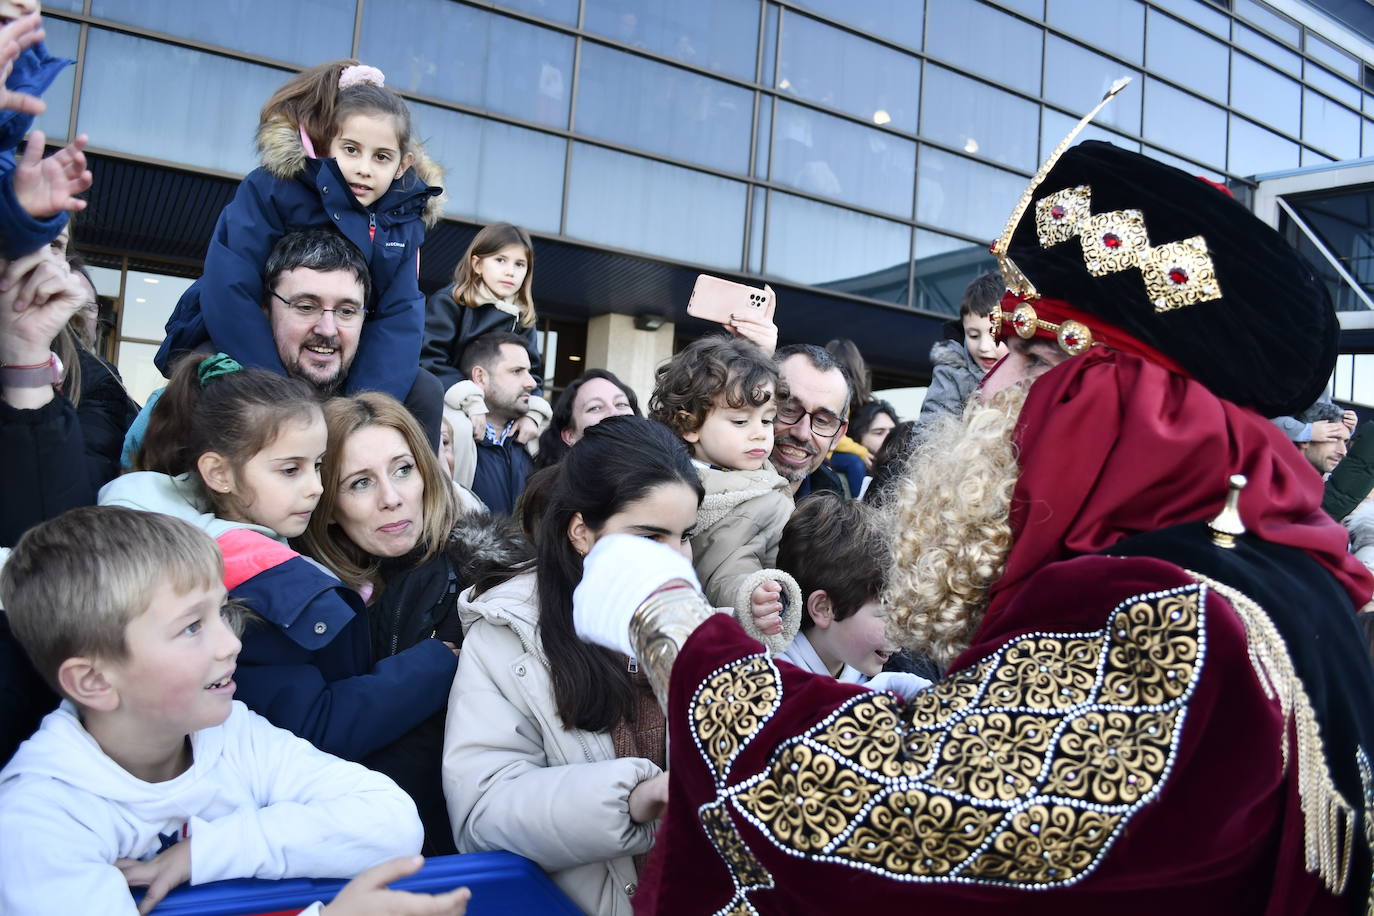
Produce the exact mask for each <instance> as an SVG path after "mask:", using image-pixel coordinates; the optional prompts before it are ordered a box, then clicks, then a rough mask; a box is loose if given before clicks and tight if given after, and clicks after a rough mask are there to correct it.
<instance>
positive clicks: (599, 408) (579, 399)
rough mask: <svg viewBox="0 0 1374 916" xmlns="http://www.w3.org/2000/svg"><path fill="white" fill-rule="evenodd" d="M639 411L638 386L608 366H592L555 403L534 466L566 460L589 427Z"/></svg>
mask: <svg viewBox="0 0 1374 916" xmlns="http://www.w3.org/2000/svg"><path fill="white" fill-rule="evenodd" d="M623 414H633V415H635V416H636V417H639V416H643V414H641V413H640V412H639V398H637V397H635V392H634V389H633V388H631V387H630V386H629V385H627V384H625V383H624V382H622V381H621V380H620V379H619V378H617V377H616V375H615V373H614V372H611V371H609V370H607V369H588V370H587V371H586V372H584V373H582V374H581V375H579V376H578V377H577V378H575V379H573V380H572V381H571V382H569V383H568V387H567V388H564V389H563V393H562V394H560V395H559V396H558V402H557V403H556V404H554V405H553V419H551V420H550V421H549V425H548V427H546V428H545V430H544V431H543V432H542V433H540V434H539V454H538V455H537V456H535V459H534V466H535V467H536V468H546V467H549V466H551V465H555V464H557V463H558V462H560V461H562V460H563V456H564V455H566V454H568V449H570V448H572V447H573V445H574V444H575V443H576V442H577V440H578V439H581V438H582V434H583V433H585V432H586V431H587V428H588V427H591V426H595V425H596V424H598V423H600V422H601V421H602V420H604V419H606V418H607V417H615V416H621V415H623Z"/></svg>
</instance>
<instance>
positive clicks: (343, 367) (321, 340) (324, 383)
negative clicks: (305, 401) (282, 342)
mask: <svg viewBox="0 0 1374 916" xmlns="http://www.w3.org/2000/svg"><path fill="white" fill-rule="evenodd" d="M301 347H302V348H305V347H332V348H333V349H334V350H335V351H336V352H337V353H339V354H340V357H339V371H338V372H335V373H334V374H333V375H331V376H330V377H329V378H324V379H321V378H316V377H315V376H313V375H309V374H307V373H306V372H305V371H304V370H302V369H301V357H300V351H297V352H296V361H295V363H294V364H293V365H290V366H287V367H286V374H287V375H290V376H291V377H293V378H298V379H300V380H301V381H303V382H307V383H309V384H310V386H311V387H312V388H314V389H315V391H316V392H317V393H318V394H319V395H320V397H322V398H329V397H333V396H334V395H335V394H336V393H337V392H338V390H339V386H340V385H342V384H343V380H344V378H345V377H347V375H348V365H347V364H346V363H344V361H343V356H342V353H343V347H341V346H340V343H339V338H337V337H325V336H323V335H320V334H311V335H310V337H308V338H307V339H306V340H305V342H304V343H302V344H301Z"/></svg>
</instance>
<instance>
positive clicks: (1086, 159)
mask: <svg viewBox="0 0 1374 916" xmlns="http://www.w3.org/2000/svg"><path fill="white" fill-rule="evenodd" d="M1071 136H1072V135H1071ZM1046 165H1047V166H1050V168H1049V170H1048V172H1045V174H1044V177H1043V180H1041V181H1040V182H1039V183H1038V184H1037V183H1034V182H1033V183H1032V185H1031V187H1030V188H1029V189H1028V192H1029V194H1030V197H1029V200H1026V199H1025V198H1023V200H1022V202H1021V203H1019V204H1018V206H1017V211H1018V212H1016V213H1014V214H1013V221H1012V222H1011V223H1010V224H1009V225H1008V232H1007V233H1005V234H1004V235H1003V237H1002V238H1001V239H999V240H998V241H997V242H996V243H995V244H994V245H993V252H994V254H997V255H998V256H999V258H1000V259H1001V261H1002V266H1003V272H1004V274H1005V275H1006V278H1007V285H1008V287H1009V288H1010V290H1011V292H1012V293H1013V294H1016V295H1017V296H1018V297H1020V298H1022V299H1024V300H1026V303H1027V305H1028V306H1029V307H1030V308H1031V309H1035V310H1036V311H1035V312H1030V311H1029V310H1027V314H1029V315H1030V326H1031V327H1030V331H1031V333H1027V327H1026V324H1025V320H1024V319H1025V315H1022V316H1021V318H1022V321H1021V322H1020V323H1018V320H1017V317H1016V313H1015V312H1012V313H1011V314H1010V315H1008V319H1009V322H1010V323H1011V324H1012V325H1013V328H1014V330H1016V331H1018V332H1020V333H1022V335H1023V336H1027V337H1029V336H1031V334H1032V333H1034V332H1035V326H1036V325H1037V322H1036V320H1035V319H1036V317H1037V313H1038V315H1039V317H1041V318H1043V317H1045V315H1047V314H1053V304H1052V301H1053V300H1059V302H1060V304H1064V303H1067V304H1068V305H1069V306H1071V307H1072V311H1073V312H1074V313H1076V317H1079V318H1080V320H1081V321H1082V324H1084V325H1087V327H1086V328H1082V325H1073V326H1074V327H1075V328H1078V329H1080V330H1081V333H1082V334H1084V335H1086V336H1087V337H1088V338H1092V337H1096V338H1097V341H1098V342H1105V343H1107V344H1108V345H1109V346H1110V345H1111V341H1110V337H1111V333H1112V331H1113V330H1114V331H1116V332H1118V334H1119V332H1125V334H1127V335H1131V336H1133V337H1135V338H1136V339H1137V340H1139V341H1140V342H1142V343H1144V344H1145V345H1146V346H1147V347H1150V348H1153V349H1155V350H1157V351H1159V352H1160V353H1162V354H1164V355H1165V356H1166V357H1168V359H1170V360H1172V361H1174V362H1175V363H1176V364H1177V366H1178V367H1181V368H1182V369H1183V370H1184V371H1185V372H1186V373H1187V374H1189V375H1191V376H1192V377H1193V378H1196V379H1197V380H1198V381H1200V382H1202V383H1203V384H1204V385H1206V386H1207V387H1208V388H1209V389H1211V390H1212V392H1213V393H1215V394H1216V395H1218V396H1220V397H1223V398H1225V399H1227V400H1229V401H1233V402H1235V403H1237V404H1241V405H1243V406H1247V407H1253V408H1254V409H1256V410H1258V411H1259V412H1261V413H1263V414H1265V415H1266V416H1279V415H1283V414H1291V413H1296V412H1298V411H1301V410H1303V409H1305V408H1307V407H1308V406H1310V405H1311V404H1312V402H1313V401H1315V400H1316V399H1317V396H1318V395H1320V394H1321V392H1322V390H1323V389H1324V388H1325V386H1326V383H1327V380H1328V379H1329V377H1330V375H1331V371H1332V369H1333V368H1334V366H1335V361H1336V347H1337V335H1338V331H1339V327H1338V324H1337V322H1336V313H1335V311H1334V309H1333V308H1332V306H1331V300H1330V296H1329V295H1328V293H1327V290H1326V287H1325V285H1324V284H1323V283H1322V282H1321V281H1320V280H1319V279H1318V277H1317V276H1316V273H1315V272H1314V271H1313V270H1312V267H1311V266H1310V265H1309V264H1308V263H1307V261H1306V260H1305V259H1304V258H1303V257H1302V256H1301V255H1300V254H1298V252H1297V250H1296V249H1294V248H1293V246H1292V245H1290V244H1289V243H1288V242H1287V241H1285V240H1284V238H1283V237H1282V236H1280V235H1279V234H1278V233H1277V232H1275V231H1274V230H1273V229H1271V228H1270V227H1268V226H1267V225H1265V224H1264V223H1263V222H1262V221H1261V220H1260V219H1258V218H1257V217H1256V216H1255V215H1254V214H1252V213H1251V212H1250V211H1249V210H1248V209H1246V208H1245V207H1244V206H1242V205H1241V204H1240V203H1238V202H1236V201H1235V200H1234V199H1232V197H1231V196H1230V195H1229V194H1227V193H1226V192H1224V191H1222V190H1219V189H1217V188H1216V187H1214V186H1212V185H1211V184H1210V183H1208V182H1206V181H1203V180H1202V179H1199V178H1197V177H1195V176H1193V175H1189V174H1188V173H1187V172H1183V171H1180V170H1179V169H1176V168H1174V167H1172V166H1168V165H1165V164H1163V163H1161V162H1156V161H1155V160H1153V159H1149V158H1147V157H1145V156H1142V155H1140V154H1138V153H1133V152H1129V151H1127V150H1123V149H1120V148H1118V147H1115V146H1112V145H1110V144H1108V143H1100V142H1096V141H1088V142H1084V143H1081V144H1079V145H1077V146H1074V147H1072V148H1070V149H1068V150H1066V151H1064V152H1063V153H1062V155H1060V156H1059V158H1058V160H1057V161H1056V160H1055V158H1054V157H1051V159H1050V161H1049V162H1047V163H1046ZM1043 171H1044V170H1043V169H1042V172H1043ZM1037 177H1038V176H1037ZM999 249H1000V250H999ZM1037 300H1044V301H1043V303H1042V302H1038V301H1037ZM1009 304H1014V303H1009ZM1059 317H1060V319H1061V320H1062V315H1061V316H1059ZM1094 319H1098V320H1100V321H1101V322H1105V324H1104V325H1103V329H1102V330H1101V331H1099V332H1098V333H1096V334H1093V331H1094V330H1095V329H1094V324H1095V323H1097V322H1095V321H1094ZM1066 324H1072V322H1067V323H1066ZM1038 325H1039V328H1040V329H1041V330H1042V331H1043V329H1045V328H1054V329H1058V328H1059V325H1057V324H1048V323H1046V322H1045V321H1043V320H1042V321H1039V322H1038ZM1107 329H1111V330H1107ZM1069 343H1070V344H1079V345H1081V344H1082V341H1081V340H1079V339H1076V338H1074V337H1072V336H1071V337H1070V341H1069ZM1060 344H1061V346H1064V348H1065V349H1066V350H1070V352H1073V351H1072V350H1071V349H1070V346H1068V345H1066V344H1065V341H1064V337H1063V334H1062V332H1061V333H1060ZM1083 348H1084V349H1085V348H1086V347H1083ZM1123 349H1125V347H1123Z"/></svg>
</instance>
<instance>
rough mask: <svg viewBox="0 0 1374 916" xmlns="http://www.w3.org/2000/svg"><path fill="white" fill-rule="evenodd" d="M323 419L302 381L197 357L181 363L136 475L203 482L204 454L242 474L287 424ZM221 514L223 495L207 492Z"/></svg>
mask: <svg viewBox="0 0 1374 916" xmlns="http://www.w3.org/2000/svg"><path fill="white" fill-rule="evenodd" d="M319 413H320V403H319V398H318V397H317V396H316V394H315V390H314V389H313V388H311V387H310V386H309V385H308V384H306V383H305V382H303V381H301V380H300V379H295V378H290V377H288V376H284V375H278V374H277V373H275V372H268V371H267V370H265V369H245V368H243V367H242V366H240V365H239V364H238V363H237V362H235V361H234V360H233V359H231V358H229V357H228V356H226V355H225V354H223V353H216V354H214V355H209V354H204V353H197V354H192V355H191V356H188V357H186V358H184V359H182V360H181V361H180V362H178V363H177V364H176V367H175V368H174V369H173V370H172V377H171V379H170V380H169V381H168V382H167V387H166V388H165V389H163V392H162V395H161V396H160V397H159V398H158V400H157V403H156V404H155V405H153V411H152V414H151V416H149V418H148V429H147V432H146V433H145V435H144V437H143V445H142V447H141V448H140V449H139V451H138V453H137V454H136V455H135V456H134V468H135V470H139V471H158V472H160V473H163V474H170V475H172V476H176V475H178V474H187V473H189V474H190V475H191V479H192V480H194V481H196V482H197V483H200V484H201V486H202V489H204V485H203V482H201V480H200V475H199V474H198V473H196V462H197V461H198V460H199V458H200V456H201V455H204V454H205V453H206V452H217V453H219V454H220V455H223V456H224V457H225V458H226V459H227V460H228V462H229V464H230V466H231V467H234V468H235V469H238V468H240V467H242V466H243V464H244V463H245V462H246V461H248V459H250V458H252V457H253V456H254V455H256V454H257V453H258V452H260V451H262V450H263V449H264V448H266V447H267V446H268V445H269V444H271V442H272V440H273V439H275V438H276V436H277V429H278V428H279V427H280V426H281V424H282V423H283V422H285V421H288V420H292V419H296V418H299V419H302V420H304V419H307V418H308V417H310V416H312V415H318V414H319ZM204 495H205V496H206V498H207V499H208V500H209V501H210V502H211V503H212V504H214V505H216V507H217V508H218V507H219V504H220V503H221V502H222V501H223V496H222V495H221V494H218V493H211V492H208V491H206V492H205V493H204Z"/></svg>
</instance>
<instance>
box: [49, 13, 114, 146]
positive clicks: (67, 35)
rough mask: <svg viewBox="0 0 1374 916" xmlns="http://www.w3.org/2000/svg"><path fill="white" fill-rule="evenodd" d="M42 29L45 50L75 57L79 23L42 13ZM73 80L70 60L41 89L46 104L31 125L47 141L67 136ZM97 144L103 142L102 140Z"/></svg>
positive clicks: (70, 58)
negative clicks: (43, 135)
mask: <svg viewBox="0 0 1374 916" xmlns="http://www.w3.org/2000/svg"><path fill="white" fill-rule="evenodd" d="M49 5H51V4H49ZM78 6H79V4H78ZM43 31H45V32H47V33H48V37H47V38H45V39H43V43H44V44H45V45H47V47H48V53H49V54H51V55H53V56H54V57H65V58H67V59H68V60H76V49H77V47H78V45H79V44H80V39H81V26H79V25H77V24H76V23H75V22H68V21H67V20H65V19H58V18H57V17H56V16H45V17H43ZM75 84H76V65H75V64H72V65H71V66H69V67H66V68H64V69H63V70H62V72H61V73H60V74H59V75H58V77H57V79H55V80H53V84H52V85H51V86H49V87H48V91H47V92H45V93H43V101H44V102H46V103H47V105H48V108H47V110H46V111H44V112H43V113H42V114H41V115H39V116H38V117H36V118H34V121H33V126H34V129H36V130H41V131H43V133H45V134H47V137H48V140H49V142H51V141H53V140H65V139H67V124H68V122H69V121H70V120H71V117H72V88H73V87H74V86H75ZM100 145H102V146H103V145H104V144H103V143H102V144H100Z"/></svg>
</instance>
